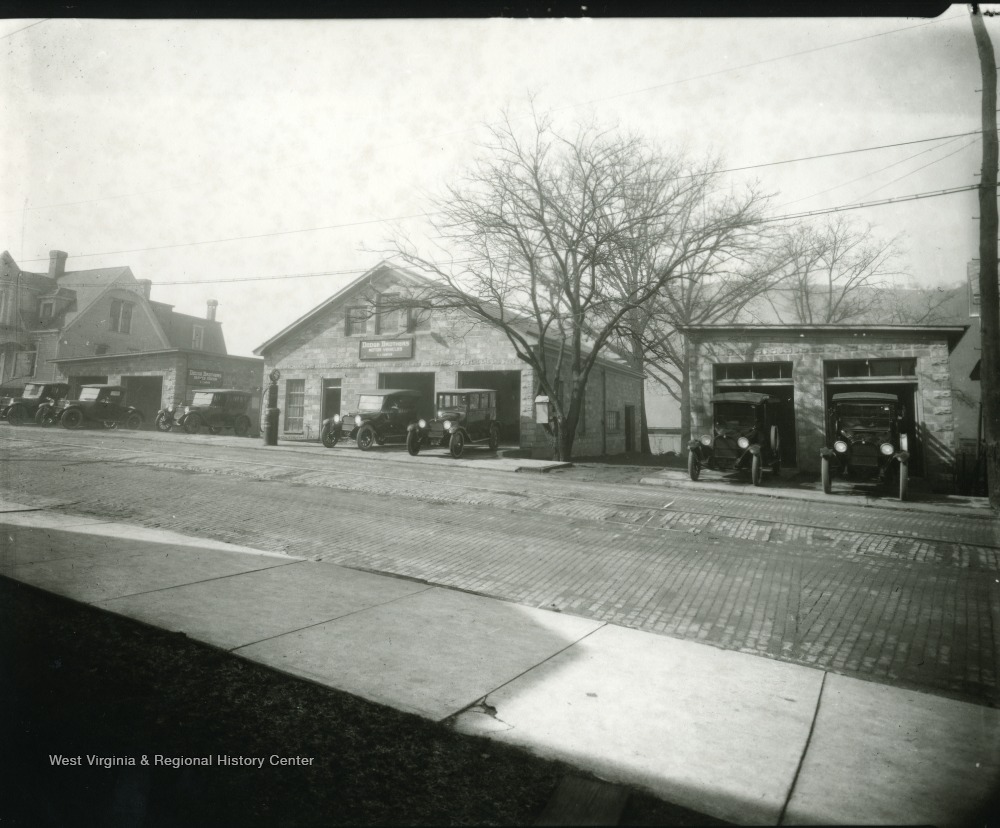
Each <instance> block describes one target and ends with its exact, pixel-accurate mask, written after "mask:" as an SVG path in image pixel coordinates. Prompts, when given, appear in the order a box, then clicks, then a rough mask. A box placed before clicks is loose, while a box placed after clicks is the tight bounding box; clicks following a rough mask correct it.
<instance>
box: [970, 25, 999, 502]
mask: <svg viewBox="0 0 1000 828" xmlns="http://www.w3.org/2000/svg"><path fill="white" fill-rule="evenodd" d="M971 19H972V33H973V34H974V35H975V38H976V49H977V50H978V51H979V66H980V68H981V70H982V74H983V98H982V112H983V170H982V178H981V179H980V183H979V217H980V221H979V297H980V317H979V322H980V326H981V328H982V346H983V350H982V360H981V363H980V374H979V375H980V384H981V387H980V392H981V393H982V398H983V438H984V443H985V445H984V449H985V459H986V479H987V485H988V487H989V488H988V491H989V498H990V505H991V506H992V507H993V508H994V509H998V510H1000V283H998V280H997V231H998V228H1000V223H998V221H997V111H996V110H997V62H996V55H995V54H994V52H993V43H992V42H991V41H990V36H989V34H988V33H987V31H986V24H985V23H984V22H983V15H982V12H981V11H980V8H979V6H978V5H973V6H972V14H971Z"/></svg>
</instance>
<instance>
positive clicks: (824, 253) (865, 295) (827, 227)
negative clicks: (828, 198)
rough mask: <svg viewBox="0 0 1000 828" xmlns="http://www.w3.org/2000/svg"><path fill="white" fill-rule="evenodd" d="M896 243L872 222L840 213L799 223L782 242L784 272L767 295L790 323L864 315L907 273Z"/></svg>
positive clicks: (843, 319) (833, 321) (842, 320)
mask: <svg viewBox="0 0 1000 828" xmlns="http://www.w3.org/2000/svg"><path fill="white" fill-rule="evenodd" d="M898 247H899V245H898V240H896V239H890V240H883V239H879V238H878V237H877V236H876V235H875V233H874V231H873V229H872V227H871V226H870V225H867V226H862V225H859V224H856V223H854V222H852V221H850V220H849V219H846V218H844V217H842V216H840V217H838V218H836V219H834V220H831V221H829V222H827V223H826V224H824V225H819V226H817V225H811V224H803V225H798V226H795V227H793V228H791V229H789V230H788V232H787V234H786V236H785V241H784V244H783V248H784V252H783V255H782V256H781V258H782V259H783V260H784V262H785V263H786V264H785V275H784V278H783V279H781V281H780V283H779V284H778V285H776V286H775V287H774V288H773V289H772V290H770V291H768V293H767V294H766V297H767V300H768V302H769V303H770V304H771V307H772V308H773V310H774V312H775V314H776V315H777V316H778V318H779V319H780V320H781V321H782V322H786V323H789V324H796V323H798V324H804V325H811V324H827V325H836V324H839V323H846V322H855V321H861V320H862V319H864V318H865V317H866V314H868V313H870V312H871V310H872V309H873V301H874V299H875V297H876V296H877V295H878V294H882V293H884V292H885V291H886V290H888V289H890V288H891V287H892V284H893V279H894V277H896V276H900V275H903V271H901V270H898V269H897V268H896V260H897V258H898V255H899V249H898Z"/></svg>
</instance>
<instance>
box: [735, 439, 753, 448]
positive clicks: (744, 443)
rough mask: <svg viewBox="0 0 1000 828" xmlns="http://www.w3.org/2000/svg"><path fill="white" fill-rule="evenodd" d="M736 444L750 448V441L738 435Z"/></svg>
mask: <svg viewBox="0 0 1000 828" xmlns="http://www.w3.org/2000/svg"><path fill="white" fill-rule="evenodd" d="M736 445H738V446H739V447H740V448H741V449H745V448H750V441H749V440H748V439H747V438H746V437H740V438H739V439H738V440H737V441H736Z"/></svg>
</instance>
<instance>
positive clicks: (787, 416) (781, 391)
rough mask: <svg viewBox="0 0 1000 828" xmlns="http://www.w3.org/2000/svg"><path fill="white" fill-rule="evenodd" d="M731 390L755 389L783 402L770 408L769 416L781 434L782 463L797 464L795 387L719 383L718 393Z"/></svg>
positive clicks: (787, 466)
mask: <svg viewBox="0 0 1000 828" xmlns="http://www.w3.org/2000/svg"><path fill="white" fill-rule="evenodd" d="M729 391H753V392H756V393H758V394H770V395H771V396H772V397H777V398H778V399H779V400H781V402H780V403H779V404H778V405H776V406H774V407H773V408H771V409H770V411H769V412H768V416H769V417H770V418H771V422H772V423H773V424H774V425H776V426H777V427H778V432H779V433H780V434H781V465H783V466H785V467H786V468H792V467H793V466H797V465H798V463H797V462H796V459H795V458H796V454H795V442H796V441H795V389H794V388H793V387H792V386H791V385H757V384H754V385H730V384H729V383H726V384H717V385H716V388H715V393H716V394H721V393H724V392H726V393H728V392H729Z"/></svg>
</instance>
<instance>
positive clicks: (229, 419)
mask: <svg viewBox="0 0 1000 828" xmlns="http://www.w3.org/2000/svg"><path fill="white" fill-rule="evenodd" d="M252 402H253V394H252V393H251V392H250V391H241V390H239V389H236V388H203V389H199V390H198V391H195V392H194V395H193V396H192V397H191V402H190V403H187V404H186V405H171V406H169V407H167V408H162V409H160V411H158V412H157V414H156V421H155V422H156V428H157V429H158V430H159V431H171V430H172V429H173V428H175V427H177V428H182V429H184V431H186V432H187V433H188V434H197V433H198V432H199V431H201V429H202V427H206V428H208V432H209V434H218V433H219V432H221V431H222V429H224V428H231V429H232V430H233V434H235V435H236V436H237V437H246V436H248V435H249V434H250V427H251V421H250V413H249V412H250V405H251V403H252Z"/></svg>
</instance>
